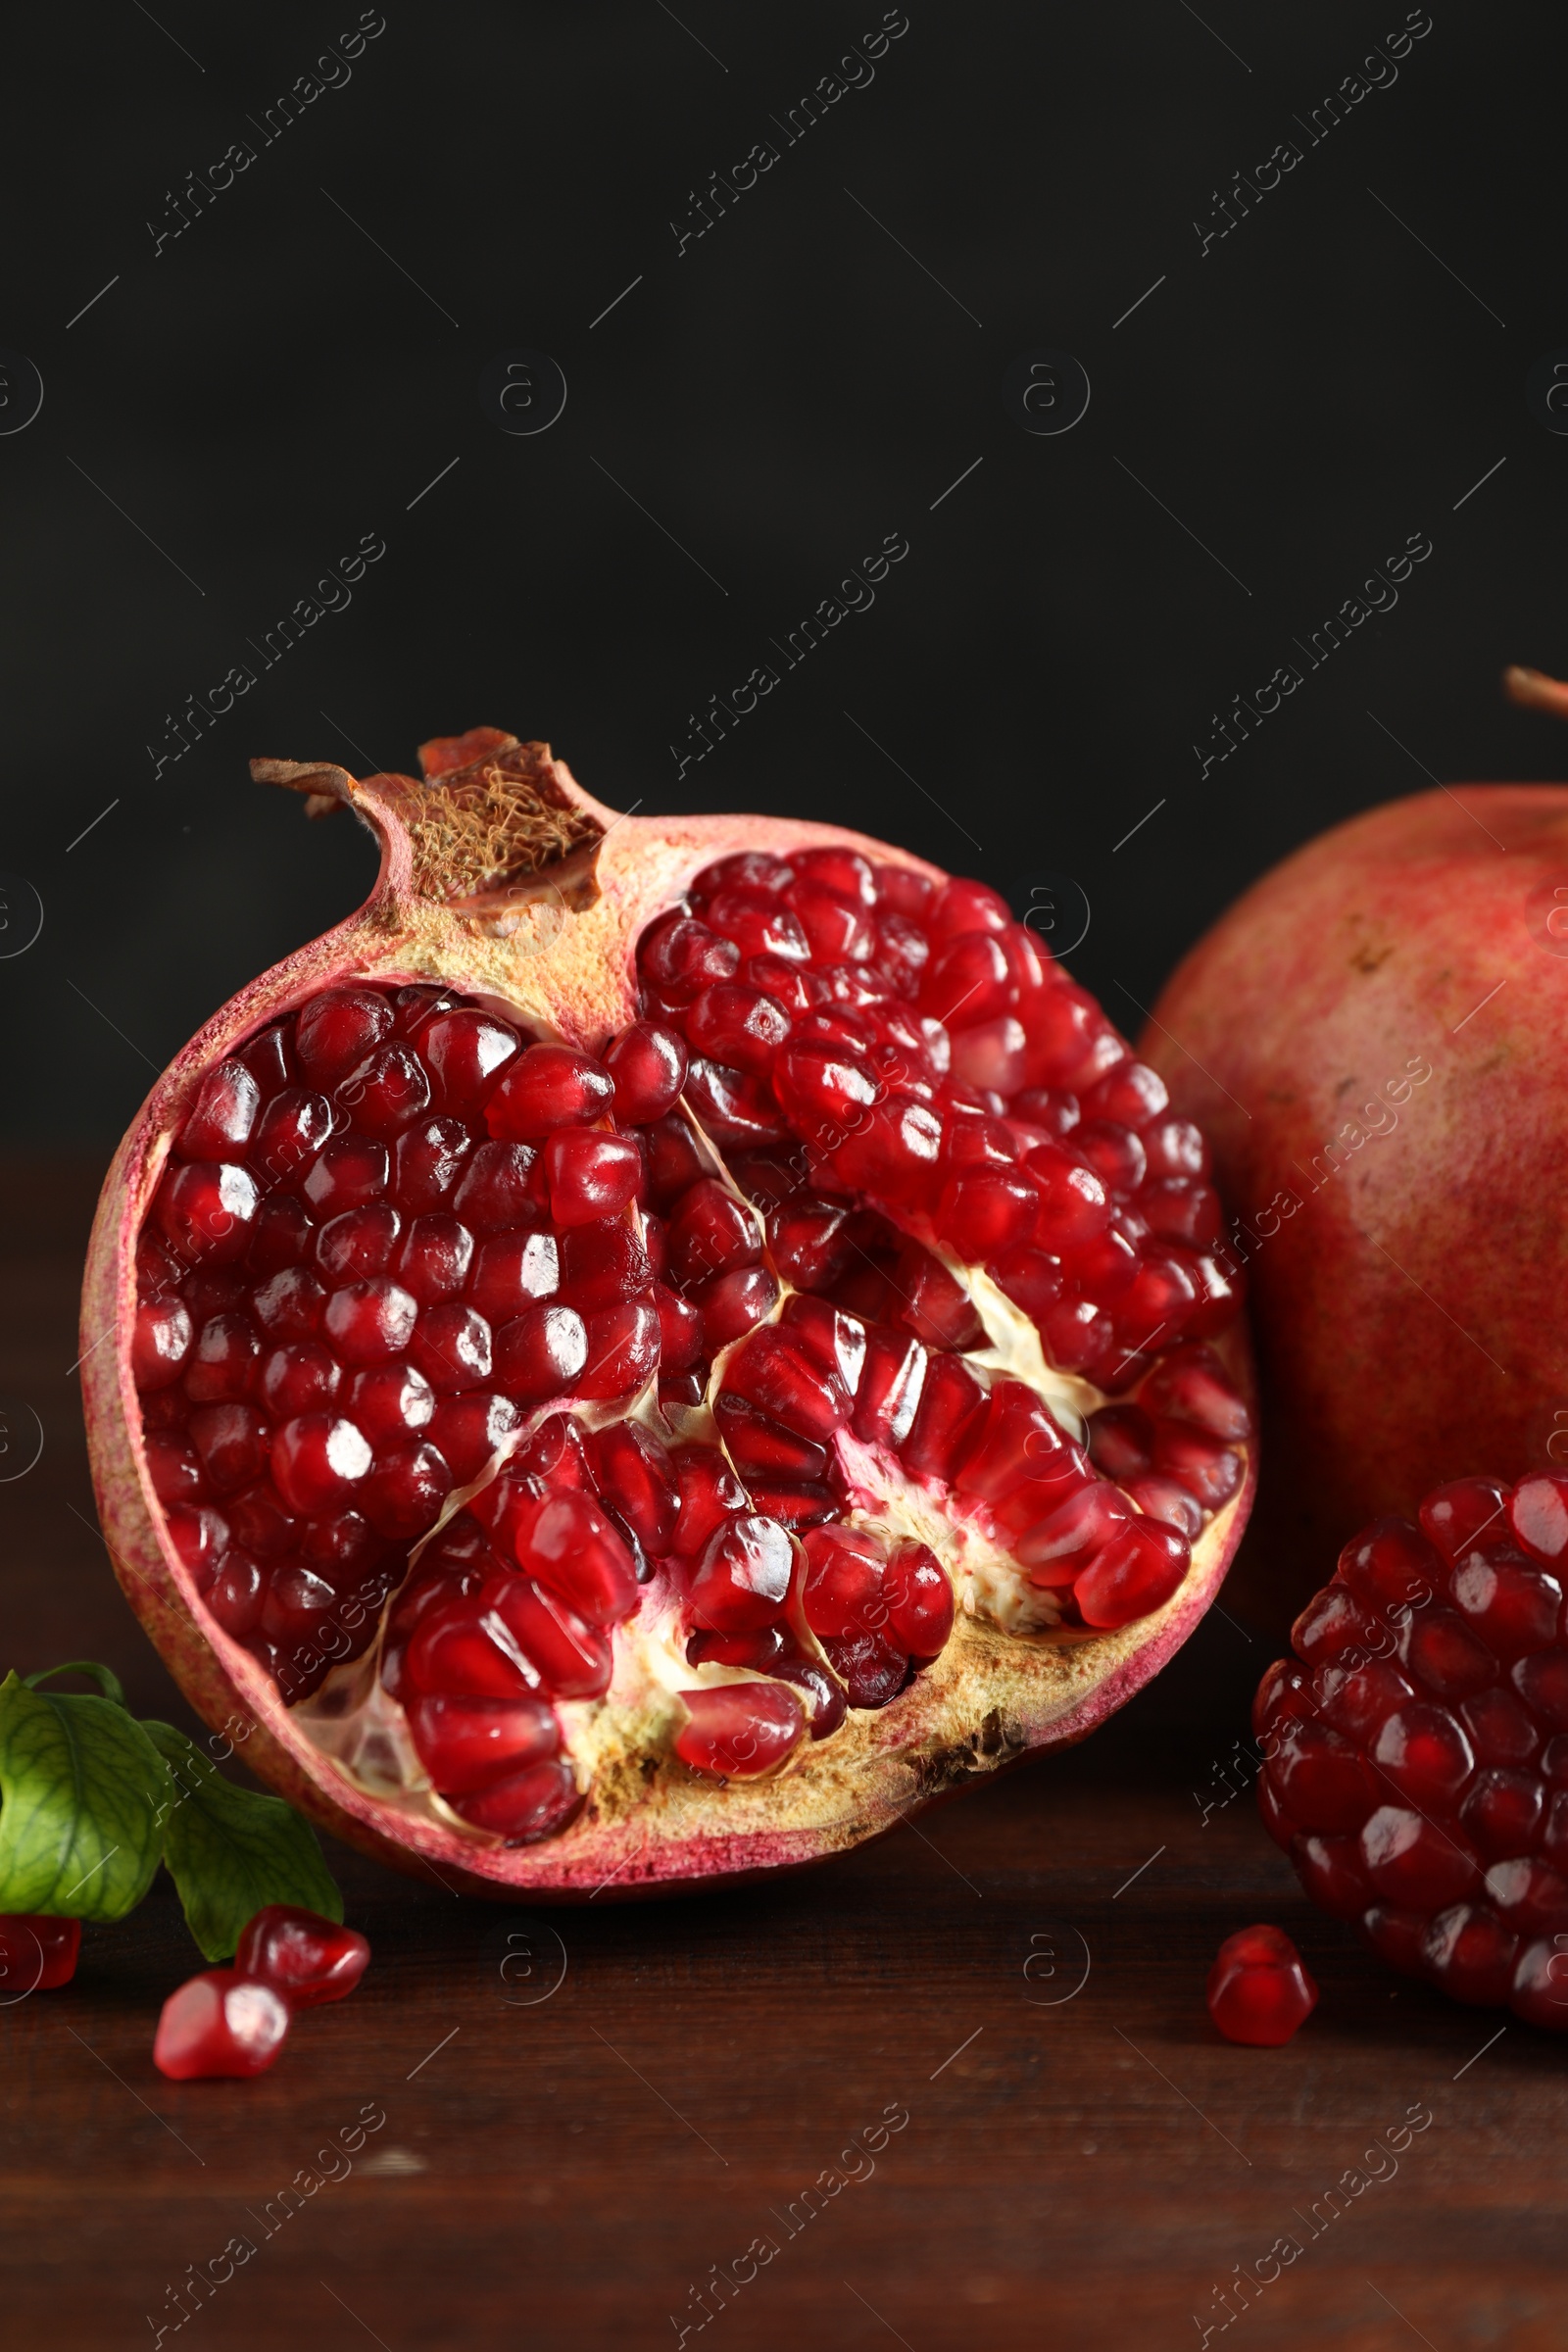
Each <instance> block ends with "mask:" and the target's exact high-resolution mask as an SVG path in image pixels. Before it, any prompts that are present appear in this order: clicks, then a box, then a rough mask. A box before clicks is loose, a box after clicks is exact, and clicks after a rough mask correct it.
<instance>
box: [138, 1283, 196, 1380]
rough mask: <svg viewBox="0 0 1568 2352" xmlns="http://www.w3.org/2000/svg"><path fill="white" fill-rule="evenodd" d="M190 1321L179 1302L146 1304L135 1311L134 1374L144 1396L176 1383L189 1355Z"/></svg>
mask: <svg viewBox="0 0 1568 2352" xmlns="http://www.w3.org/2000/svg"><path fill="white" fill-rule="evenodd" d="M191 1336H192V1335H191V1321H190V1316H189V1314H188V1312H187V1311H186V1309H185V1307H184V1306H183V1305H182V1304H181V1302H180V1301H179V1299H149V1300H147V1301H146V1302H145V1303H144V1304H143V1305H141V1306H138V1308H137V1309H136V1330H135V1336H134V1338H133V1339H132V1341H131V1355H130V1361H131V1370H132V1373H133V1374H134V1377H135V1382H136V1386H137V1388H138V1389H139V1390H140V1391H141V1392H142V1394H143V1395H144V1396H146V1395H148V1394H150V1393H151V1392H152V1391H154V1390H157V1389H167V1388H168V1386H169V1384H170V1382H171V1381H172V1380H177V1379H178V1377H179V1374H180V1370H181V1368H182V1366H183V1365H184V1362H185V1359H186V1357H187V1356H188V1355H189V1353H190V1346H191Z"/></svg>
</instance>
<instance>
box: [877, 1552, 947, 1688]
mask: <svg viewBox="0 0 1568 2352" xmlns="http://www.w3.org/2000/svg"><path fill="white" fill-rule="evenodd" d="M882 1589H883V1591H884V1593H886V1595H887V1603H888V1626H887V1631H888V1636H889V1639H890V1640H891V1641H893V1642H897V1643H898V1645H899V1647H900V1648H901V1649H905V1650H907V1651H908V1653H909V1655H910V1656H911V1657H914V1658H917V1659H922V1660H923V1659H929V1658H935V1657H940V1655H941V1653H942V1651H943V1650H944V1649H946V1647H947V1645H948V1639H949V1636H950V1635H951V1634H952V1632H953V1616H954V1602H953V1587H952V1586H951V1585H950V1584H949V1582H948V1579H947V1576H946V1574H945V1573H944V1571H943V1568H942V1566H941V1563H940V1562H939V1560H938V1559H937V1556H936V1554H935V1552H933V1551H932V1550H931V1549H930V1548H929V1546H928V1545H926V1544H917V1543H915V1542H914V1541H913V1540H912V1538H907V1537H906V1538H904V1539H902V1540H901V1541H900V1542H899V1543H897V1544H894V1546H893V1548H892V1550H891V1551H890V1552H889V1554H888V1564H887V1570H886V1573H885V1575H884V1577H883V1580H882Z"/></svg>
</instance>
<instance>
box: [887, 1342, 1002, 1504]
mask: <svg viewBox="0 0 1568 2352" xmlns="http://www.w3.org/2000/svg"><path fill="white" fill-rule="evenodd" d="M987 1401H988V1399H987V1396H986V1392H985V1390H984V1389H982V1387H981V1386H980V1383H979V1382H978V1381H977V1380H976V1379H975V1376H974V1374H973V1373H972V1372H971V1371H970V1370H969V1368H968V1366H967V1364H964V1363H961V1362H960V1361H959V1359H958V1358H957V1357H956V1355H933V1356H930V1357H929V1358H928V1359H927V1362H926V1368H925V1381H924V1384H923V1386H922V1388H921V1392H920V1402H919V1406H918V1408H917V1410H916V1412H915V1416H914V1427H913V1428H912V1429H911V1430H910V1432H909V1435H908V1438H907V1442H906V1444H905V1446H904V1447H903V1449H902V1456H901V1458H902V1460H903V1462H904V1466H905V1468H906V1469H907V1470H909V1471H912V1472H913V1473H914V1475H915V1476H916V1477H917V1478H937V1479H946V1480H951V1479H952V1478H954V1477H955V1476H956V1472H957V1471H958V1469H959V1468H960V1466H961V1464H962V1463H963V1460H964V1458H965V1455H966V1453H967V1451H968V1447H969V1446H970V1444H971V1443H972V1442H973V1441H974V1440H975V1439H976V1438H978V1436H979V1434H980V1430H981V1428H982V1426H983V1422H982V1420H981V1418H980V1414H981V1408H982V1407H984V1406H985V1405H986V1404H987Z"/></svg>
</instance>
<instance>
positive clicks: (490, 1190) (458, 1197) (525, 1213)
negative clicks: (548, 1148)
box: [452, 1143, 548, 1233]
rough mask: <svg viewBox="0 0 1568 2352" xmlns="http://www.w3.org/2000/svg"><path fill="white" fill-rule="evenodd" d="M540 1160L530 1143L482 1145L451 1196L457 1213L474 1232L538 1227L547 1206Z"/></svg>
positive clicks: (474, 1154) (497, 1231)
mask: <svg viewBox="0 0 1568 2352" xmlns="http://www.w3.org/2000/svg"><path fill="white" fill-rule="evenodd" d="M538 1158H539V1155H538V1153H537V1152H535V1150H534V1148H533V1146H532V1145H531V1144H497V1143H490V1144H480V1145H479V1146H478V1148H477V1150H476V1151H475V1152H473V1155H472V1157H471V1158H470V1159H469V1160H468V1162H467V1164H466V1168H465V1169H464V1173H463V1177H462V1180H461V1182H460V1183H459V1185H458V1189H457V1191H456V1192H455V1193H454V1194H453V1196H452V1206H453V1209H454V1210H455V1212H456V1214H457V1215H458V1216H459V1217H461V1218H462V1220H463V1222H464V1223H465V1224H466V1225H467V1226H469V1227H470V1228H471V1229H472V1231H473V1232H475V1233H499V1232H500V1231H502V1230H503V1229H504V1228H506V1227H510V1226H514V1225H529V1224H537V1223H538V1222H539V1218H540V1212H541V1211H542V1210H544V1209H545V1208H546V1206H547V1205H548V1195H547V1193H546V1190H545V1184H544V1169H543V1167H542V1166H540V1165H536V1163H537V1162H538Z"/></svg>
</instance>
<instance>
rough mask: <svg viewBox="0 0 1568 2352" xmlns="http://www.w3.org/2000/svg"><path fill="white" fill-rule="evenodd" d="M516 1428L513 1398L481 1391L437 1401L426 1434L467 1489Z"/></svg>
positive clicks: (363, 1376) (454, 1475) (460, 1483)
mask: <svg viewBox="0 0 1568 2352" xmlns="http://www.w3.org/2000/svg"><path fill="white" fill-rule="evenodd" d="M366 1377H367V1375H365V1374H363V1373H362V1374H361V1378H362V1379H364V1378H366ZM411 1377H412V1376H411ZM516 1426H517V1408H516V1406H515V1404H514V1403H513V1401H512V1398H511V1397H497V1396H493V1395H490V1394H488V1393H485V1392H483V1391H481V1392H479V1393H478V1394H474V1393H472V1392H470V1393H469V1394H467V1395H466V1396H460V1397H440V1398H438V1400H437V1403H436V1407H435V1410H434V1412H433V1413H432V1414H431V1416H430V1420H429V1424H428V1429H427V1433H426V1434H427V1435H428V1437H429V1440H430V1443H431V1445H432V1446H435V1447H436V1448H437V1450H438V1451H439V1452H440V1453H442V1454H444V1455H445V1457H446V1459H447V1461H448V1462H449V1463H450V1464H451V1466H452V1474H453V1477H454V1478H455V1479H456V1480H457V1481H458V1483H459V1485H460V1486H466V1485H467V1483H468V1481H469V1480H470V1479H473V1478H477V1477H478V1475H479V1473H480V1471H481V1470H482V1469H483V1468H484V1466H485V1464H486V1462H488V1461H489V1460H490V1458H491V1456H492V1455H493V1454H494V1453H495V1451H496V1449H497V1447H498V1446H501V1445H503V1444H504V1443H505V1441H506V1440H507V1439H508V1438H509V1437H510V1436H511V1434H512V1432H513V1431H514V1430H515V1428H516Z"/></svg>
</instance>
